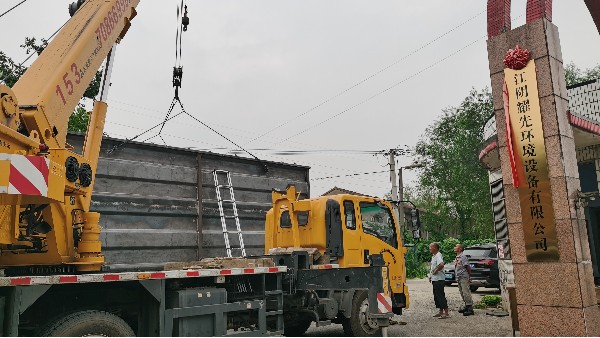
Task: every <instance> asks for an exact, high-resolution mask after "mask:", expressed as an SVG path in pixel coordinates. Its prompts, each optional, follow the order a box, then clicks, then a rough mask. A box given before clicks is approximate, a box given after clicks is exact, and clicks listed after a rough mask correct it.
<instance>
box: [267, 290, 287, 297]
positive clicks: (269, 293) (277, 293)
mask: <svg viewBox="0 0 600 338" xmlns="http://www.w3.org/2000/svg"><path fill="white" fill-rule="evenodd" d="M282 293H283V291H281V290H273V291H265V295H267V296H268V295H280V294H282Z"/></svg>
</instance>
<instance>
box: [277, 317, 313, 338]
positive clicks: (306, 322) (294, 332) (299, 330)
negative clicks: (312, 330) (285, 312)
mask: <svg viewBox="0 0 600 338" xmlns="http://www.w3.org/2000/svg"><path fill="white" fill-rule="evenodd" d="M283 324H284V325H283V335H284V336H287V337H299V336H302V335H304V333H306V330H308V328H309V327H310V324H312V320H310V319H298V320H297V321H295V322H294V323H285V322H284V323H283Z"/></svg>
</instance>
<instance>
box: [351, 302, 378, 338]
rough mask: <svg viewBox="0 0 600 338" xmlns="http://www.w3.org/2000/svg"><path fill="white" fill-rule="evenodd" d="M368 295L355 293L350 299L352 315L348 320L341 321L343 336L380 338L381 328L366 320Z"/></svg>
mask: <svg viewBox="0 0 600 338" xmlns="http://www.w3.org/2000/svg"><path fill="white" fill-rule="evenodd" d="M368 296H369V293H368V292H367V291H356V293H354V298H353V299H352V313H351V315H350V318H345V319H344V320H343V321H342V326H343V327H344V334H346V336H351V337H381V328H380V327H379V326H378V325H377V323H376V322H374V321H372V320H370V319H369V318H368V313H369V298H368Z"/></svg>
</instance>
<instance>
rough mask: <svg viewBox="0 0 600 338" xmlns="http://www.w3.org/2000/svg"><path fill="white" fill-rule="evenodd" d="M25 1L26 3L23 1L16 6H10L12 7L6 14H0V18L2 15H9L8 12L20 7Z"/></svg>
mask: <svg viewBox="0 0 600 338" xmlns="http://www.w3.org/2000/svg"><path fill="white" fill-rule="evenodd" d="M26 1H27V0H23V1H21V2H19V3H18V4H16V5H14V6H12V7H11V8H10V9H8V10H7V11H6V12H4V13H2V14H0V18H1V17H3V16H4V15H6V14H8V13H9V12H10V11H12V10H13V9H15V8H17V7H19V6H21V5H22V4H23V3H24V2H26Z"/></svg>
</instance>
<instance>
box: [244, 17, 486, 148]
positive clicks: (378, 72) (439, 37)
mask: <svg viewBox="0 0 600 338" xmlns="http://www.w3.org/2000/svg"><path fill="white" fill-rule="evenodd" d="M486 11H487V9H484V10H483V11H481V12H479V13H477V14H476V15H474V16H472V17H470V18H469V19H467V20H465V21H463V22H462V23H460V24H459V25H457V26H454V27H453V28H451V29H450V30H448V31H446V32H445V33H443V34H441V35H438V36H437V37H436V38H434V39H433V40H430V41H429V42H427V43H425V44H423V45H421V46H420V47H418V48H417V49H415V50H413V51H411V52H409V53H408V54H406V55H404V56H403V57H401V58H400V59H398V60H396V61H394V62H392V63H391V64H389V65H387V66H385V67H383V68H381V69H379V70H378V71H376V72H375V73H372V74H370V75H368V76H367V77H365V78H363V79H362V80H360V81H358V82H356V83H355V84H353V85H352V86H350V87H348V88H346V89H344V90H342V91H340V92H339V93H337V94H335V95H333V96H331V97H329V98H328V99H325V100H324V101H322V102H321V103H319V104H317V105H315V106H313V107H311V108H310V109H308V110H307V111H305V112H303V113H300V114H298V115H296V116H295V117H293V118H291V119H289V120H287V121H285V122H283V123H280V124H279V125H277V126H275V127H274V128H271V129H269V130H268V131H266V132H264V133H263V134H260V135H259V136H257V137H255V138H254V139H252V140H250V141H249V142H247V143H246V144H250V143H252V142H254V141H256V140H258V139H261V138H262V137H263V136H265V135H268V134H270V133H272V132H273V131H275V130H277V129H279V128H281V127H283V126H286V125H287V124H289V123H290V122H292V121H294V120H296V119H298V118H300V117H302V116H304V115H306V114H308V113H310V112H312V111H313V110H315V109H317V108H319V107H321V106H323V105H324V104H326V103H328V102H330V101H332V100H334V99H336V98H338V97H340V96H342V95H343V94H345V93H347V92H349V91H350V90H352V89H354V88H356V87H358V86H360V85H362V84H363V83H365V82H367V81H369V80H371V79H372V78H374V77H376V76H377V75H379V74H381V73H383V72H384V71H386V70H388V69H390V68H392V67H393V66H395V65H397V64H399V63H400V62H402V61H404V60H406V59H408V58H409V57H411V56H413V55H415V54H416V53H418V52H420V51H421V50H423V49H425V48H427V47H429V46H430V45H432V44H433V43H434V42H436V41H438V40H439V39H441V38H443V37H445V36H446V35H448V34H450V33H452V32H453V31H455V30H456V29H458V28H460V27H462V26H463V25H465V24H466V23H468V22H470V21H472V20H474V19H475V18H477V17H479V16H480V15H481V14H483V13H485V12H486Z"/></svg>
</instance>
